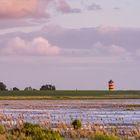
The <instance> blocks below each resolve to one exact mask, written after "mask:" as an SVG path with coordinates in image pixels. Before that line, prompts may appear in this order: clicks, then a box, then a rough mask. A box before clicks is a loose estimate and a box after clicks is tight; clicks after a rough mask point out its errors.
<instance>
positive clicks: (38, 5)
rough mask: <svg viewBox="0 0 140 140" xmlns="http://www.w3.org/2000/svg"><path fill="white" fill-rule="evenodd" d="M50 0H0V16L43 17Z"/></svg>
mask: <svg viewBox="0 0 140 140" xmlns="http://www.w3.org/2000/svg"><path fill="white" fill-rule="evenodd" d="M49 2H50V0H0V18H1V19H4V18H20V17H43V16H46V15H47V14H46V13H45V8H46V6H47V5H48V4H49Z"/></svg>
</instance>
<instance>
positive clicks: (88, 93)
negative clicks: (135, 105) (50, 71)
mask: <svg viewBox="0 0 140 140" xmlns="http://www.w3.org/2000/svg"><path fill="white" fill-rule="evenodd" d="M10 99H11V100H12V99H16V100H19V99H23V100H24V99H46V100H47V99H52V100H53V99H54V100H55V99H140V91H111V92H110V91H104V90H98V91H95V90H81V91H80V90H79V91H74V90H69V91H65V90H58V91H0V100H10Z"/></svg>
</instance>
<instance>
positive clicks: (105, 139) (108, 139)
mask: <svg viewBox="0 0 140 140" xmlns="http://www.w3.org/2000/svg"><path fill="white" fill-rule="evenodd" d="M89 140H120V139H119V138H118V137H116V136H109V135H103V134H98V135H95V136H94V137H93V138H90V139H89Z"/></svg>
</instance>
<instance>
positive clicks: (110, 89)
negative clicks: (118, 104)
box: [108, 80, 115, 91]
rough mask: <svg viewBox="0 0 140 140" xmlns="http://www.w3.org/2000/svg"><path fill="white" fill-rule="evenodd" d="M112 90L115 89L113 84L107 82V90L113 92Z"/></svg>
mask: <svg viewBox="0 0 140 140" xmlns="http://www.w3.org/2000/svg"><path fill="white" fill-rule="evenodd" d="M114 89H115V86H114V82H113V81H112V80H110V81H109V82H108V90H109V91H113V90H114Z"/></svg>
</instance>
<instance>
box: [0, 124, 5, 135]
mask: <svg viewBox="0 0 140 140" xmlns="http://www.w3.org/2000/svg"><path fill="white" fill-rule="evenodd" d="M2 133H4V127H3V126H2V125H0V134H2Z"/></svg>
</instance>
